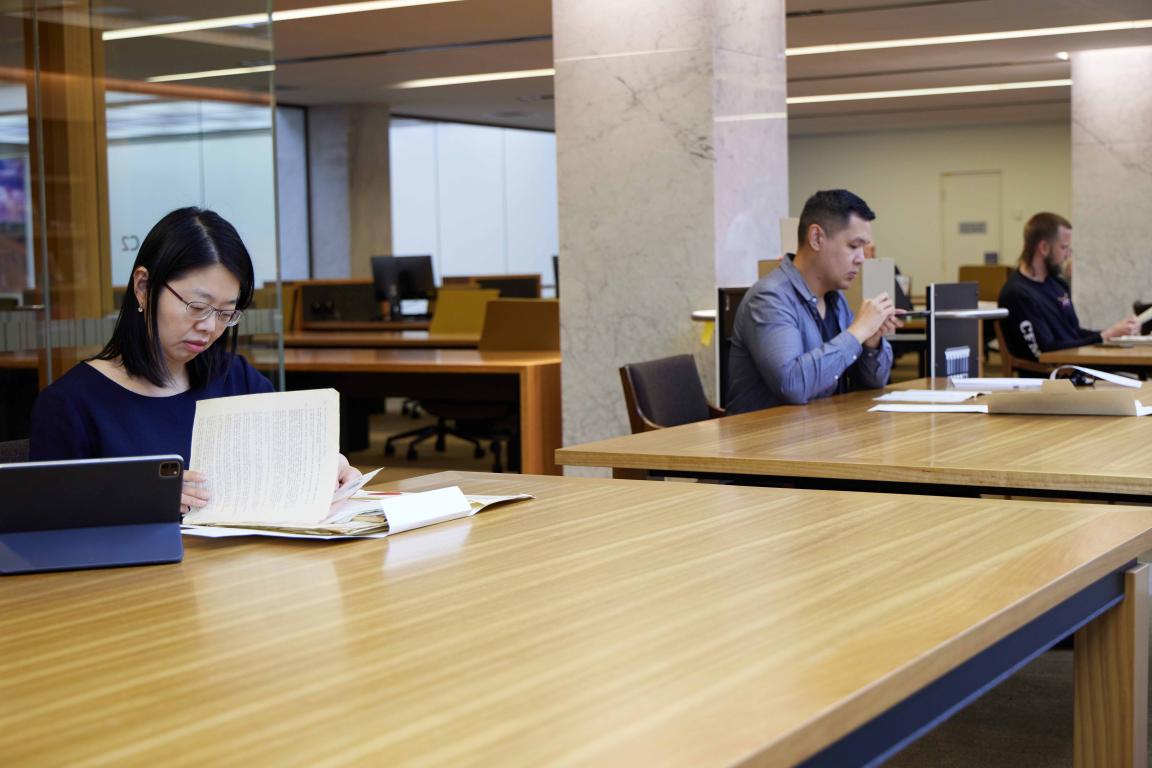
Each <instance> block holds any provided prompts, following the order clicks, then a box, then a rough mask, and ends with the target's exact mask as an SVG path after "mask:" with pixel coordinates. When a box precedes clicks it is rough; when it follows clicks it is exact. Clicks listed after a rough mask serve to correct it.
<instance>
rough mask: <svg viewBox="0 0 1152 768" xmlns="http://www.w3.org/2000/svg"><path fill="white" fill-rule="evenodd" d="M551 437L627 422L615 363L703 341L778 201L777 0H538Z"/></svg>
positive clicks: (772, 231)
mask: <svg viewBox="0 0 1152 768" xmlns="http://www.w3.org/2000/svg"><path fill="white" fill-rule="evenodd" d="M553 28H554V46H555V47H554V50H555V57H556V81H555V90H556V140H557V153H558V163H557V171H558V182H559V214H560V272H561V274H562V278H561V279H562V283H563V301H562V302H561V327H562V350H563V355H564V442H565V444H574V443H581V442H586V441H589V440H595V439H600V438H605V437H610V436H614V435H619V434H624V433H626V432H627V431H628V422H627V418H626V414H625V411H624V405H623V397H622V395H621V391H620V383H619V375H618V374H617V368H618V367H619V366H620V365H622V364H624V363H628V362H639V361H643V360H649V359H653V358H658V357H664V356H667V355H673V354H679V353H685V352H695V353H696V354H697V364H698V367H699V368H700V370H701V374H702V376H703V378H704V380H705V389H706V391H708V392H709V393H710V394H712V395H713V396H714V394H715V362H714V355H715V352H714V346H704V345H702V344H701V341H700V338H699V330H700V329H699V327H698V326H696V327H694V325H695V324H693V323H692V322H691V320H690V314H691V312H692V310H695V309H705V308H709V307H715V305H716V287H717V284H721V285H726V286H735V285H750V284H751V283H753V282H755V278H756V260H757V259H759V258H768V257H773V256H777V255H779V252H780V251H779V233H778V220H779V219H780V218H781V217H782V216H787V215H788V212H787V209H788V160H787V151H788V149H787V123H786V119H785V93H786V78H785V64H784V3H783V1H782V0H713V1H712V2H708V3H704V2H701V1H700V0H659V1H657V0H634V1H633V2H628V3H617V2H614V1H613V0H553Z"/></svg>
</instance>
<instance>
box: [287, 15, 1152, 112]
mask: <svg viewBox="0 0 1152 768" xmlns="http://www.w3.org/2000/svg"><path fill="white" fill-rule="evenodd" d="M311 4H314V0H277V2H276V8H277V9H279V8H292V7H300V6H303V5H311ZM787 12H788V21H787V40H788V45H789V47H796V46H807V45H818V44H827V43H845V42H858V41H866V40H883V39H891V38H907V37H930V36H938V35H949V34H960V33H971V32H989V31H1001V30H1013V29H1030V28H1036V27H1057V26H1071V25H1078V24H1090V23H1099V22H1106V21H1122V20H1131V19H1143V18H1149V17H1152V2H1149V0H1094V1H1093V0H789V1H788V2H787ZM550 35H551V2H550V0H465V1H464V2H457V3H448V4H445V5H439V6H424V7H415V8H408V9H404V10H393V11H386V12H379V13H371V14H356V15H349V16H337V17H329V18H326V19H317V20H311V21H298V22H288V23H279V24H277V25H276V58H277V60H278V61H279V62H280V64H279V66H278V71H277V84H278V86H279V87H280V89H281V90H280V91H279V96H280V99H281V100H282V101H284V102H289V103H297V104H323V103H338V102H346V101H372V102H380V103H387V104H390V105H391V106H392V109H393V110H394V111H395V112H397V113H400V114H407V115H415V116H422V117H436V118H444V119H456V120H466V121H474V122H481V123H495V124H500V125H510V126H520V127H532V128H551V127H552V125H553V118H552V102H551V95H552V79H551V78H549V77H541V78H534V79H530V80H512V81H502V82H494V83H479V84H471V85H458V86H446V87H437V88H424V89H409V90H390V89H389V88H388V85H389V84H390V83H395V82H397V81H401V80H408V79H413V78H422V77H441V76H447V75H460V74H471V73H478V72H492V71H501V70H520V69H538V68H545V67H549V66H551V64H552V46H551V40H550ZM494 41H505V42H502V43H495V44H493V43H494ZM481 44H483V45H481ZM446 45H450V46H456V47H452V48H446V49H440V50H420V49H427V48H431V47H433V46H446ZM1126 45H1152V30H1140V31H1127V32H1107V33H1093V34H1079V35H1064V36H1051V37H1042V38H1030V39H1023V40H1011V41H999V42H988V43H967V44H958V45H946V46H926V47H916V48H902V49H889V50H881V51H868V52H853V53H835V54H822V55H815V56H793V57H789V60H788V80H789V86H788V90H789V95H791V96H803V95H815V94H828V93H845V92H855V91H875V90H890V89H906V88H922V87H932V86H940V85H973V84H985V83H1002V82H1015V81H1032V80H1052V79H1063V78H1068V77H1070V69H1071V68H1070V65H1069V63H1068V62H1066V61H1061V60H1059V59H1057V58H1056V53H1057V52H1058V51H1076V50H1081V49H1090V48H1104V47H1117V46H1126ZM404 49H409V50H408V52H403V51H404ZM411 49H416V50H411ZM373 54H375V55H373ZM1069 92H1070V89H1069V88H1049V89H1034V90H1018V91H1006V92H994V93H982V94H960V95H951V96H930V97H915V98H905V99H879V100H870V101H857V102H839V103H832V104H811V105H793V106H792V107H790V108H789V117H790V127H791V131H792V132H793V133H822V132H833V131H834V132H841V131H846V130H876V129H884V128H893V127H900V126H928V125H955V124H971V123H989V122H997V123H1008V122H1029V121H1052V120H1061V119H1065V120H1066V119H1068V116H1069V95H1070V94H1069Z"/></svg>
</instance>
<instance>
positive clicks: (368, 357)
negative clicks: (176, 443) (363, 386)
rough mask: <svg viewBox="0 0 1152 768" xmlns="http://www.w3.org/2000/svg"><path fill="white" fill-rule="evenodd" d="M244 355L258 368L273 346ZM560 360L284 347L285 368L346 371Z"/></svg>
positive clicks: (549, 355)
mask: <svg viewBox="0 0 1152 768" xmlns="http://www.w3.org/2000/svg"><path fill="white" fill-rule="evenodd" d="M245 355H246V356H247V357H248V359H249V360H250V361H251V362H252V364H253V365H254V366H256V367H258V368H260V367H268V366H271V365H275V364H276V362H277V359H278V358H277V354H276V350H272V349H253V350H249V351H246V352H245ZM559 364H560V353H559V352H480V351H478V350H475V349H328V348H314V349H300V348H292V349H285V350H284V367H285V369H286V370H289V371H339V372H346V373H357V372H359V373H518V372H520V371H523V370H525V369H527V368H534V367H540V366H550V365H559Z"/></svg>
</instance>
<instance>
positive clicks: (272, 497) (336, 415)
mask: <svg viewBox="0 0 1152 768" xmlns="http://www.w3.org/2000/svg"><path fill="white" fill-rule="evenodd" d="M339 446H340V396H339V393H337V392H336V390H334V389H317V390H302V391H294V392H267V393H262V394H258V395H239V396H236V397H218V398H213V399H211V400H201V401H200V402H198V403H197V404H196V420H195V421H194V422H193V425H192V456H191V461H190V462H189V468H190V469H194V470H197V471H200V472H202V473H204V475H205V477H206V478H207V483H208V491H209V494H210V498H209V500H208V503H207V505H205V506H204V507H201V508H200V509H197V510H194V511H191V512H189V513H188V514H187V515H185V516H184V523H185V525H184V532H185V533H188V534H192V535H196V536H213V537H220V536H251V535H265V536H292V537H307V538H326V539H333V538H348V537H353V536H355V537H360V536H371V537H380V536H388V535H390V534H393V533H399V532H401V531H407V530H410V529H412V528H419V527H421V526H425V525H433V524H434V523H440V522H443V521H445V520H454V519H456V518H460V517H467V516H469V515H474V514H476V512H478V511H480V510H481V509H483V508H485V507H488V506H491V505H492V504H494V503H499V502H502V501H513V500H516V499H524V498H529V497H528V496H525V495H517V496H499V497H492V496H478V497H473V498H472V499H469V498H468V497H467V496H465V495H464V494H463V493H462V492H461V490H460V489H459V488H457V487H455V486H453V487H451V488H440V489H437V490H434V491H426V492H424V493H406V494H399V493H374V492H371V491H364V490H362V489H363V487H364V485H366V484H367V483H369V482H370V481H371V480H372V478H374V477H375V476H376V473H377V472H379V471H380V470H376V471H374V472H369V473H368V474H366V475H364V476H363V477H361V478H360V479H359V480H358V481H357V482H355V483H349V484H347V485H345V486H343V487H340V488H337V489H336V490H335V491H333V489H334V488H336V487H337V482H336V481H337V475H338V473H339V466H338V457H339V450H340V448H339Z"/></svg>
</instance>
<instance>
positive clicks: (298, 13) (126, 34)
mask: <svg viewBox="0 0 1152 768" xmlns="http://www.w3.org/2000/svg"><path fill="white" fill-rule="evenodd" d="M460 1H461V0H370V1H369V2H362V3H340V4H339V5H324V6H316V7H312V8H295V9H292V10H284V11H273V12H272V17H271V18H272V21H296V20H298V19H314V18H319V17H321V16H338V15H341V14H346V13H364V12H367V11H386V10H390V9H392V8H407V7H409V6H415V5H436V4H438V3H458V2H460ZM268 18H269V17H268V14H267V13H246V14H243V15H240V16H219V17H216V18H212V19H196V20H193V21H178V22H173V23H171V24H153V25H151V26H144V27H128V28H127V29H112V30H108V31H106V32H104V33H103V35H102V37H103V38H104V40H128V39H131V38H134V37H155V36H157V35H175V34H179V33H181V32H199V31H201V30H205V29H224V28H226V27H244V26H252V25H256V24H267V23H268Z"/></svg>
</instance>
